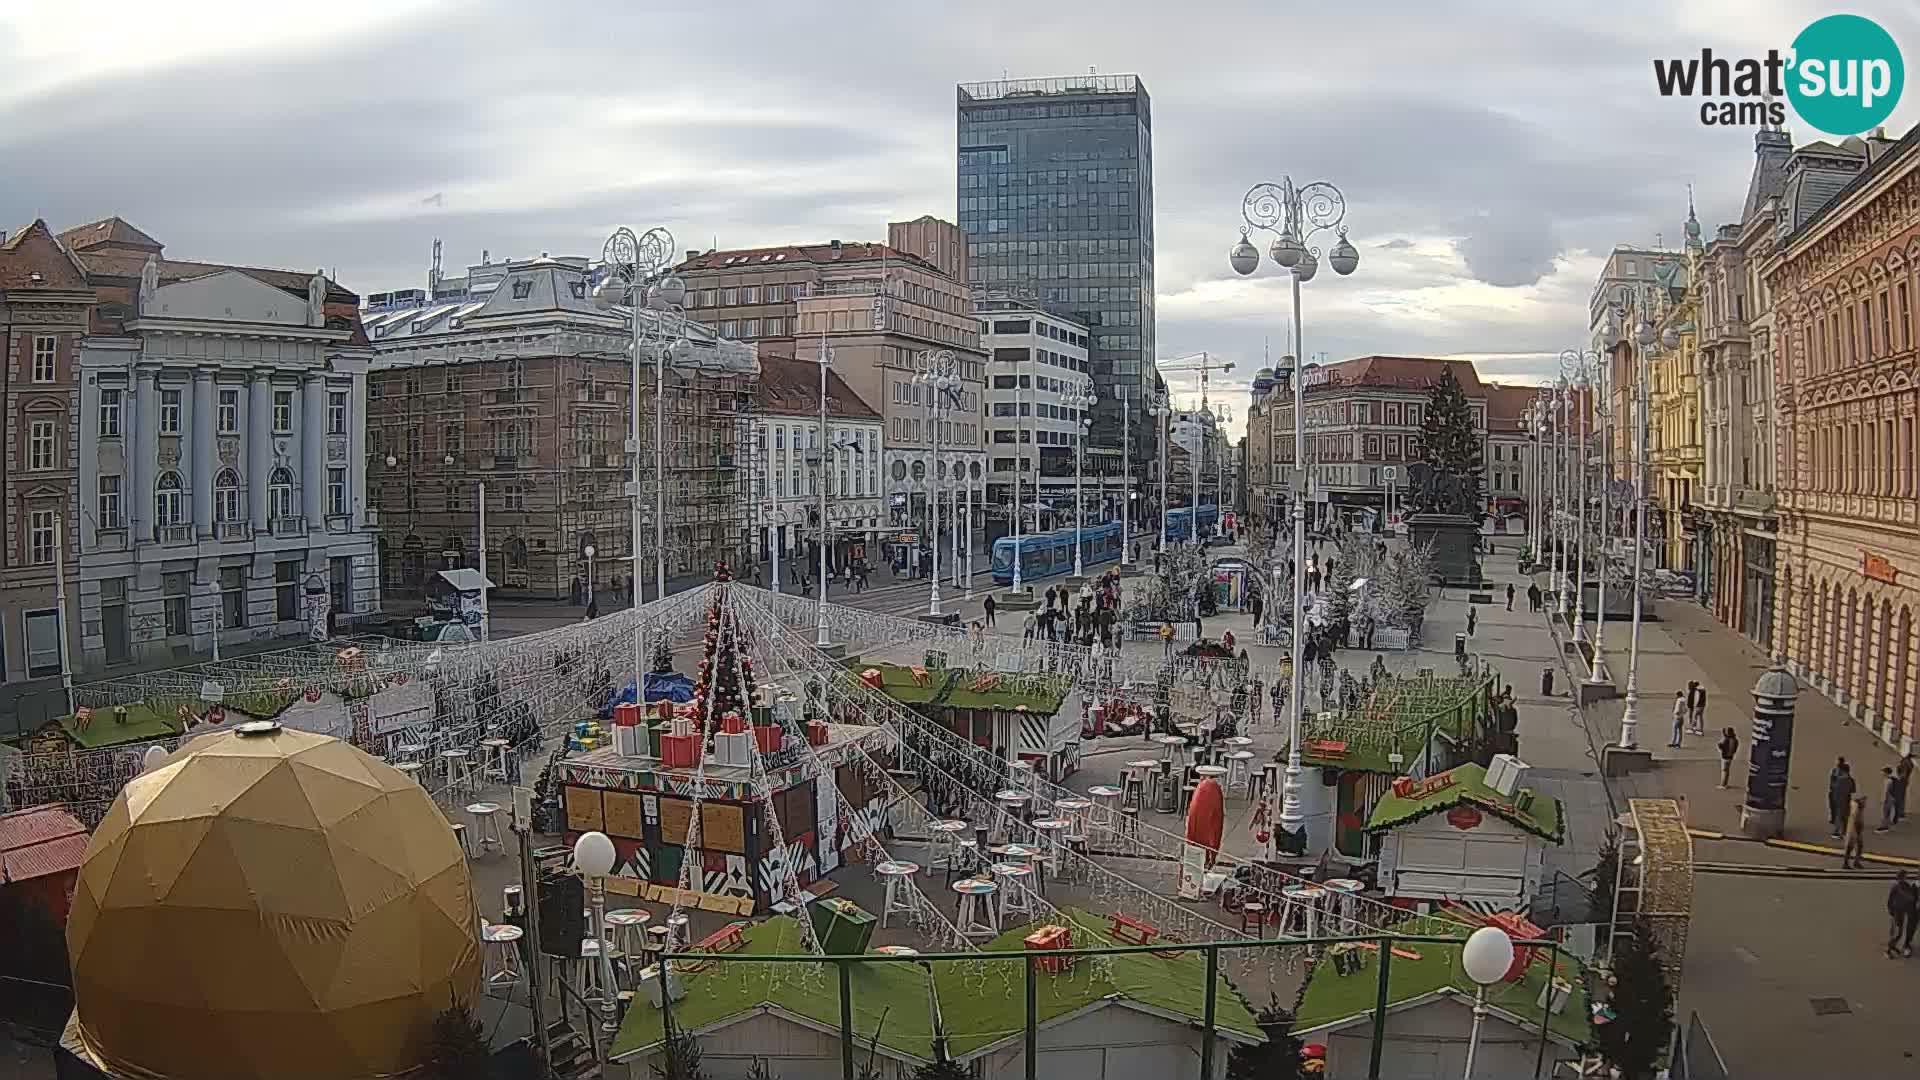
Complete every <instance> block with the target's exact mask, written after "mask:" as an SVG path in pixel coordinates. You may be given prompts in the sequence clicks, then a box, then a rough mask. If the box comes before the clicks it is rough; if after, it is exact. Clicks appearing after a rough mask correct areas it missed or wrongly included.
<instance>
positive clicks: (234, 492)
mask: <svg viewBox="0 0 1920 1080" xmlns="http://www.w3.org/2000/svg"><path fill="white" fill-rule="evenodd" d="M240 514H241V511H240V474H239V473H237V472H235V471H233V470H232V469H221V470H220V471H219V472H218V473H217V474H215V475H214V478H213V520H215V521H218V522H222V523H227V524H231V523H233V522H236V521H239V520H240Z"/></svg>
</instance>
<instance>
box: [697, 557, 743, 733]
mask: <svg viewBox="0 0 1920 1080" xmlns="http://www.w3.org/2000/svg"><path fill="white" fill-rule="evenodd" d="M713 580H714V581H715V582H716V583H717V584H719V585H720V586H721V587H720V588H719V589H716V590H715V591H714V599H713V603H712V604H711V605H710V606H709V607H708V608H707V630H706V638H705V643H704V649H705V652H704V655H702V656H701V658H700V670H699V673H698V674H697V675H696V676H695V677H694V683H693V703H692V705H691V710H692V713H693V717H694V720H695V721H696V722H698V723H699V724H701V725H702V727H703V729H705V728H710V727H711V726H712V725H710V724H708V723H707V721H708V718H709V717H714V718H718V717H722V716H725V715H727V714H728V713H730V712H739V713H741V714H743V715H744V714H745V713H746V712H747V706H748V703H749V702H750V701H751V700H752V699H751V697H750V696H749V690H750V688H751V687H752V686H753V662H752V661H751V660H749V659H748V658H747V657H746V655H745V654H744V653H742V652H741V651H740V641H739V635H738V628H737V626H736V625H735V624H734V622H733V618H732V615H731V613H730V612H728V611H726V601H727V590H726V585H727V583H728V582H731V581H732V580H733V576H732V574H730V573H729V572H728V570H727V564H726V563H724V562H723V563H718V564H716V565H715V566H714V574H713ZM709 691H711V708H710V709H709V705H708V702H709Z"/></svg>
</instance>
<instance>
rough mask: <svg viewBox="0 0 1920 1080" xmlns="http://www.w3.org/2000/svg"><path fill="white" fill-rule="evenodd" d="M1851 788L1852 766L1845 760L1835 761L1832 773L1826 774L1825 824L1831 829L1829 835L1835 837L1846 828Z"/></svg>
mask: <svg viewBox="0 0 1920 1080" xmlns="http://www.w3.org/2000/svg"><path fill="white" fill-rule="evenodd" d="M1853 788H1854V783H1853V768H1852V766H1850V765H1848V764H1847V759H1846V758H1839V759H1837V760H1836V761H1835V762H1834V765H1833V771H1831V772H1829V773H1827V824H1829V825H1831V826H1832V827H1833V832H1832V834H1831V835H1833V836H1835V837H1838V836H1839V835H1840V830H1842V829H1844V828H1846V826H1847V807H1848V806H1849V805H1850V804H1851V803H1852V802H1853Z"/></svg>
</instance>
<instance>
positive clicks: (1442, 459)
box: [1410, 365, 1485, 518]
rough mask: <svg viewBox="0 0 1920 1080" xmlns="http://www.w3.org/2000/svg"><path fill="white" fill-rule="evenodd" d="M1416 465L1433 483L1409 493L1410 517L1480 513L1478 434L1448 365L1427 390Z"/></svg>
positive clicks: (1465, 401)
mask: <svg viewBox="0 0 1920 1080" xmlns="http://www.w3.org/2000/svg"><path fill="white" fill-rule="evenodd" d="M1420 461H1421V463H1423V464H1425V465H1426V466H1427V467H1428V468H1429V469H1430V470H1431V475H1432V476H1433V477H1435V478H1436V480H1435V482H1432V483H1429V484H1427V485H1426V486H1424V487H1416V488H1415V489H1414V490H1413V491H1412V492H1411V493H1410V496H1411V498H1412V499H1413V501H1414V510H1415V512H1416V513H1429V514H1469V515H1472V516H1474V517H1476V518H1477V517H1479V516H1480V515H1481V514H1482V513H1483V512H1484V510H1483V508H1484V505H1485V503H1484V496H1485V491H1484V490H1483V488H1482V486H1481V475H1480V470H1481V468H1482V466H1483V465H1484V463H1485V459H1484V455H1483V450H1482V446H1481V435H1480V433H1478V432H1476V431H1475V430H1474V427H1473V411H1472V409H1471V408H1470V407H1469V406H1468V404H1467V394H1466V391H1465V390H1463V389H1461V387H1460V380H1458V379H1456V378H1454V377H1453V368H1452V366H1451V365H1449V366H1448V367H1447V369H1446V370H1445V371H1442V372H1441V373H1440V378H1439V379H1437V380H1435V381H1434V382H1433V383H1432V385H1430V386H1428V387H1427V408H1426V412H1425V413H1424V414H1423V415H1422V416H1421V418H1420Z"/></svg>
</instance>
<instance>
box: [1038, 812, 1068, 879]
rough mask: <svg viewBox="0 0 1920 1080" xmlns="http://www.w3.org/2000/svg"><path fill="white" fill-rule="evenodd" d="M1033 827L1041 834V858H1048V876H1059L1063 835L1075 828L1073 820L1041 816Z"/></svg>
mask: <svg viewBox="0 0 1920 1080" xmlns="http://www.w3.org/2000/svg"><path fill="white" fill-rule="evenodd" d="M1033 828H1034V831H1035V832H1037V833H1038V834H1039V835H1040V850H1041V858H1043V859H1045V860H1046V867H1047V876H1048V877H1059V876H1060V866H1061V862H1062V858H1061V849H1062V847H1063V846H1064V841H1063V839H1062V837H1064V836H1065V835H1066V834H1067V832H1068V830H1070V829H1072V828H1073V822H1071V821H1069V820H1067V819H1066V818H1040V819H1038V820H1036V821H1035V822H1034V823H1033Z"/></svg>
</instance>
